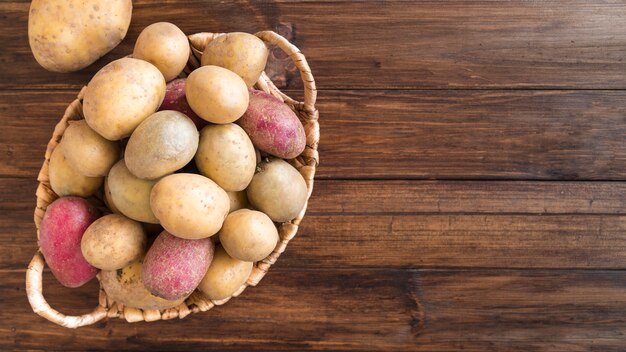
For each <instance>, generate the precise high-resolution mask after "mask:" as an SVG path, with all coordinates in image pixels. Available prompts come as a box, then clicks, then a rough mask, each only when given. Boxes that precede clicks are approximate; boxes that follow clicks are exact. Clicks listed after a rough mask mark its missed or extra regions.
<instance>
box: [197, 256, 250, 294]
mask: <svg viewBox="0 0 626 352" xmlns="http://www.w3.org/2000/svg"><path fill="white" fill-rule="evenodd" d="M253 265H254V264H253V263H252V262H244V261H242V260H239V259H235V258H233V257H231V256H229V255H228V253H226V251H225V250H224V248H222V247H221V246H219V247H217V248H216V249H215V255H214V256H213V261H212V262H211V265H210V266H209V270H207V272H206V274H205V275H204V278H203V279H202V281H201V282H200V285H199V286H198V289H199V290H200V291H202V293H204V294H205V295H206V296H207V297H208V298H209V299H213V300H221V299H225V298H228V297H230V296H232V294H233V293H235V291H237V290H238V289H239V288H240V287H241V285H243V284H244V283H245V282H246V280H247V279H248V277H249V276H250V273H251V272H252V267H253Z"/></svg>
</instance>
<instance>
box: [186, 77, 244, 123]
mask: <svg viewBox="0 0 626 352" xmlns="http://www.w3.org/2000/svg"><path fill="white" fill-rule="evenodd" d="M185 94H186V96H187V102H189V106H191V108H192V109H193V111H195V112H196V114H198V116H200V117H201V118H203V119H205V120H207V121H209V122H213V123H230V122H233V121H235V120H237V119H238V118H240V117H241V115H243V113H244V112H245V111H246V109H247V108H248V101H249V97H248V94H249V93H248V87H247V86H246V83H245V82H244V81H243V80H242V79H241V77H239V76H237V74H236V73H234V72H232V71H229V70H227V69H225V68H222V67H218V66H202V67H200V68H198V69H196V70H194V71H193V72H191V74H190V75H189V77H187V84H186V87H185Z"/></svg>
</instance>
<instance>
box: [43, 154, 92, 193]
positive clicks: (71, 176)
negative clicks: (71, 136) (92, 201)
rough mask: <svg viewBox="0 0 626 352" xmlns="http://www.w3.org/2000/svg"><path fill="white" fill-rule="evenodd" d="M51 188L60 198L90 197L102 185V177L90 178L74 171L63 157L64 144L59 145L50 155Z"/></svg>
mask: <svg viewBox="0 0 626 352" xmlns="http://www.w3.org/2000/svg"><path fill="white" fill-rule="evenodd" d="M48 177H49V178H50V187H51V188H52V190H53V191H54V193H56V194H58V195H59V196H60V197H63V196H80V197H89V196H90V195H92V194H94V193H96V191H97V190H98V188H100V186H101V185H102V180H103V178H102V177H88V176H84V175H81V174H80V173H78V172H77V171H76V170H74V169H73V168H72V167H71V166H70V164H69V163H68V162H67V159H66V158H65V155H63V142H61V143H60V144H59V145H57V147H56V148H54V150H53V151H52V155H50V164H49V165H48Z"/></svg>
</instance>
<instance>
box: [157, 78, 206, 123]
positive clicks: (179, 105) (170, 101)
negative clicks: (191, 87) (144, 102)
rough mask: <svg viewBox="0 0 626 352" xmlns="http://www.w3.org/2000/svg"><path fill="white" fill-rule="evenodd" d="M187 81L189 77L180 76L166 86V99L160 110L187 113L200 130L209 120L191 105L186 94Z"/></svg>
mask: <svg viewBox="0 0 626 352" xmlns="http://www.w3.org/2000/svg"><path fill="white" fill-rule="evenodd" d="M186 81H187V79H185V78H178V79H175V80H173V81H171V82H168V83H167V86H166V88H165V99H163V103H162V104H161V106H160V107H159V111H161V110H175V111H179V112H182V113H183V114H185V115H187V117H189V118H190V119H191V121H193V123H194V124H195V125H196V128H197V129H198V131H199V130H201V129H202V127H204V126H206V125H207V124H208V122H207V121H205V120H203V119H202V118H200V116H198V114H196V113H195V112H193V110H191V106H189V103H188V102H187V97H186V96H185V86H186V84H185V82H186Z"/></svg>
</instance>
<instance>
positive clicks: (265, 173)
mask: <svg viewBox="0 0 626 352" xmlns="http://www.w3.org/2000/svg"><path fill="white" fill-rule="evenodd" d="M257 167H258V168H259V172H257V173H256V174H255V175H254V177H253V178H252V182H250V185H249V186H248V188H247V190H246V191H247V194H248V200H249V201H250V203H251V204H252V206H253V207H254V208H256V209H258V210H260V211H262V212H264V213H265V214H267V215H268V216H269V217H270V218H271V219H272V220H274V221H276V222H286V221H289V220H292V219H294V218H295V217H296V216H297V215H298V213H300V211H301V210H302V208H303V207H304V204H305V203H306V200H307V195H308V190H307V187H306V182H305V181H304V178H303V177H302V175H300V173H299V172H298V170H296V169H295V168H294V167H293V166H291V165H289V163H287V162H286V161H284V160H282V159H272V160H270V161H269V162H266V161H263V162H261V163H260V164H258V166H257Z"/></svg>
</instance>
